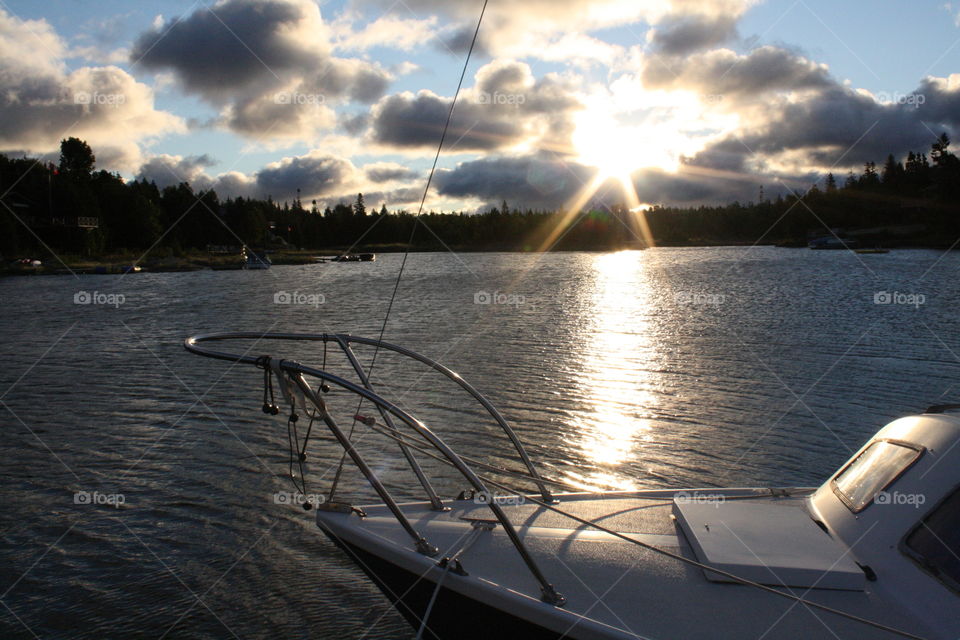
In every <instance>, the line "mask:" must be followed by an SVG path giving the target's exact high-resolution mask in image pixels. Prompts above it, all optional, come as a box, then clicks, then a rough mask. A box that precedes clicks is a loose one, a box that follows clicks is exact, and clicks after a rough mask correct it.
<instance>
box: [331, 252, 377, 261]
mask: <svg viewBox="0 0 960 640" xmlns="http://www.w3.org/2000/svg"><path fill="white" fill-rule="evenodd" d="M376 259H377V254H375V253H344V254H342V255H339V256H336V257H335V258H331V259H330V261H331V262H373V261H374V260H376Z"/></svg>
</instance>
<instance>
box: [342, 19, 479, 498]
mask: <svg viewBox="0 0 960 640" xmlns="http://www.w3.org/2000/svg"><path fill="white" fill-rule="evenodd" d="M487 2H488V0H483V7H482V8H481V9H480V17H479V18H477V26H476V28H475V29H474V30H473V39H472V40H470V48H469V49H468V50H467V57H466V59H465V60H464V61H463V69H462V70H461V71H460V80H459V82H457V90H456V91H455V92H454V94H453V100H451V102H450V110H449V111H447V120H446V122H444V123H443V132H442V133H441V134H440V142H439V144H437V152H436V154H434V156H433V164H432V165H431V167H430V174H429V175H428V176H427V184H426V186H425V187H424V188H423V196H422V197H421V198H420V206H419V207H418V208H417V215H416V216H414V218H413V226H412V227H411V228H410V238H409V239H408V240H407V246H406V248H405V249H404V251H403V259H402V260H401V261H400V269H399V270H398V271H397V279H396V281H395V282H394V283H393V293H391V294H390V303H389V304H388V305H387V312H386V313H385V314H384V316H383V323H382V324H381V325H380V335H379V337H378V338H377V344H376V345H374V349H373V357H372V358H371V359H370V367H369V368H368V369H367V380H368V381H371V380H372V379H373V368H374V366H375V365H376V363H377V354H378V353H380V342H381V341H382V340H383V334H384V333H385V332H386V330H387V321H388V320H389V319H390V312H391V311H393V303H394V300H396V297H397V291H398V290H399V289H400V281H401V279H402V278H403V271H404V269H405V268H406V266H407V258H408V257H409V255H410V246H411V245H412V244H413V238H414V236H415V235H416V232H417V225H418V224H419V223H420V215H421V214H422V213H423V206H424V204H426V201H427V194H428V193H429V192H430V185H431V184H432V183H433V174H434V173H435V172H436V170H437V162H438V161H439V160H440V152H441V151H442V150H443V143H444V140H446V138H447V130H448V129H449V128H450V121H451V120H452V119H453V109H454V107H456V106H457V98H458V97H459V96H460V89H461V88H462V87H463V79H464V78H465V77H466V75H467V68H468V67H469V65H470V57H471V56H472V55H473V49H474V47H475V46H476V44H477V36H478V35H479V33H480V25H481V24H482V23H483V14H484V13H486V11H487ZM362 406H363V398H360V401H359V402H358V403H357V410H356V411H354V416H356V415H357V414H359V413H360V409H361V407H362ZM356 426H357V419H356V417H354V419H353V421H352V422H351V423H350V434H349V436H348V439H349V440H350V441H351V442H352V440H353V432H354V429H355V428H356ZM346 457H347V452H346V451H344V452H343V453H342V454H341V455H340V463H339V465H337V472H336V474H335V475H334V477H333V482H332V484H331V486H330V501H331V502H333V500H334V494H335V493H336V491H337V484H338V483H339V482H340V475H341V473H342V472H343V465H344V462H345V461H346Z"/></svg>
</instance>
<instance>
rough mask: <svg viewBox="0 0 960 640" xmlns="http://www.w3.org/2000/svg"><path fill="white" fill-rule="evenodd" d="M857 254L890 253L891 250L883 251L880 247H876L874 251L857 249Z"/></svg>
mask: <svg viewBox="0 0 960 640" xmlns="http://www.w3.org/2000/svg"><path fill="white" fill-rule="evenodd" d="M856 252H857V253H890V249H881V248H880V247H875V248H873V249H857V250H856Z"/></svg>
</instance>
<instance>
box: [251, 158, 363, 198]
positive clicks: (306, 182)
mask: <svg viewBox="0 0 960 640" xmlns="http://www.w3.org/2000/svg"><path fill="white" fill-rule="evenodd" d="M356 172H357V170H356V167H354V166H353V163H351V162H350V161H349V160H345V159H343V158H337V157H334V156H326V155H307V156H297V157H293V158H284V159H283V160H281V161H280V162H274V163H271V164H268V165H267V166H266V167H264V168H263V169H261V170H260V171H258V172H257V175H256V178H257V187H258V188H259V189H260V190H261V192H263V193H266V194H267V195H271V196H273V197H274V198H276V199H281V200H282V199H286V198H292V197H294V196H296V194H297V189H300V190H301V194H302V197H306V196H308V195H309V196H310V197H316V196H324V195H329V194H331V193H334V192H336V191H338V190H340V189H342V188H343V186H344V184H347V183H350V182H352V181H353V180H354V178H355V175H356Z"/></svg>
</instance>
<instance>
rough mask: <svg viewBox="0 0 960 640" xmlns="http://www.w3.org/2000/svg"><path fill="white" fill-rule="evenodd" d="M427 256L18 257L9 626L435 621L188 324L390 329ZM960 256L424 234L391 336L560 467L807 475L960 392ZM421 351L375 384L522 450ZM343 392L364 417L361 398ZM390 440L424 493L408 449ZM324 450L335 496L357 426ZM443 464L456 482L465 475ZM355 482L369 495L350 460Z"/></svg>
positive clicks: (303, 629)
mask: <svg viewBox="0 0 960 640" xmlns="http://www.w3.org/2000/svg"><path fill="white" fill-rule="evenodd" d="M400 259H401V256H399V255H384V256H380V257H379V258H378V260H377V261H376V262H374V263H343V264H318V265H311V266H299V267H274V268H273V269H270V270H269V271H263V272H256V271H250V272H247V271H232V272H212V271H206V272H193V273H158V274H147V273H145V274H135V275H129V276H125V277H120V276H81V277H78V278H74V277H71V276H63V277H59V276H58V277H19V278H7V279H3V280H0V331H2V336H3V349H2V356H3V362H4V367H3V368H2V371H0V393H2V394H3V395H2V402H3V405H2V406H0V415H2V418H0V420H2V422H0V424H2V428H3V438H2V439H0V474H2V483H0V492H2V495H0V504H2V505H3V506H2V509H0V532H2V542H0V577H2V581H0V584H2V586H0V589H3V595H2V598H0V603H2V604H3V605H4V606H3V607H0V637H3V638H32V637H34V635H33V634H36V636H39V637H43V638H47V637H76V638H103V637H133V636H144V637H160V636H164V635H166V637H171V638H177V637H190V638H220V637H232V636H236V637H240V638H252V637H313V638H360V637H368V638H396V637H401V638H403V637H412V634H411V633H410V631H409V630H408V628H407V626H406V623H405V622H403V621H402V620H401V619H400V618H399V616H398V615H397V614H395V613H394V612H393V611H392V610H391V609H390V608H389V606H388V605H387V604H386V601H385V600H384V599H383V598H382V597H381V596H380V594H379V592H377V591H376V590H375V589H374V587H372V586H371V585H369V584H368V583H367V581H366V580H365V579H364V578H363V577H362V576H361V575H360V574H359V571H358V570H356V569H355V568H354V567H353V565H352V564H351V563H350V562H349V561H348V560H347V559H345V558H344V557H343V556H342V555H341V553H340V552H339V551H338V550H337V549H335V548H334V547H333V545H332V544H330V543H328V542H327V540H326V539H325V538H324V537H323V535H322V534H321V533H320V532H319V531H318V530H317V529H316V527H315V525H314V524H313V521H312V517H311V514H309V513H305V512H304V511H302V510H300V509H298V508H297V507H295V506H292V505H284V504H276V503H275V500H274V499H273V496H274V495H275V494H276V493H277V492H284V491H290V490H291V485H290V482H289V480H288V479H286V477H285V473H286V470H287V434H286V425H285V421H284V420H283V419H282V417H283V416H278V417H268V416H265V415H264V414H263V413H262V412H261V411H260V406H261V403H262V398H261V393H262V391H261V389H262V374H261V373H260V372H259V371H258V370H255V369H253V368H252V367H239V366H237V367H231V366H230V365H229V364H228V363H224V362H217V361H213V360H208V359H204V358H198V357H196V356H192V355H190V354H188V353H186V352H185V351H184V350H183V348H182V346H181V343H182V340H183V339H184V338H185V337H186V336H188V335H191V334H194V333H200V332H206V331H216V330H254V331H298V332H317V333H320V332H331V333H333V332H348V333H353V334H355V335H365V336H371V337H376V335H377V333H378V332H379V329H380V325H381V322H382V320H383V317H384V314H385V312H386V309H387V304H388V300H389V296H390V292H391V290H392V288H393V285H394V279H395V276H396V273H397V269H398V267H399V264H400ZM958 269H960V255H958V254H946V255H945V254H942V253H940V252H935V251H924V250H915V251H908V250H904V251H895V252H892V253H890V254H886V255H864V256H858V255H854V254H852V253H849V252H846V251H837V252H814V251H809V250H800V249H776V248H769V247H758V248H753V249H748V248H746V247H738V248H732V247H728V248H683V249H668V248H663V249H651V250H648V251H643V252H621V253H611V254H599V253H554V254H545V255H529V254H460V255H454V254H448V253H437V254H412V255H411V256H410V257H409V262H408V265H407V271H406V274H405V277H404V279H403V281H402V283H401V285H400V288H399V291H398V294H397V301H396V304H395V306H394V309H393V312H392V314H391V316H390V322H389V324H388V325H387V328H386V333H385V336H384V337H385V339H386V340H388V341H390V342H394V343H397V344H400V345H404V346H406V347H409V348H412V349H414V350H417V351H420V352H422V353H424V354H425V355H428V356H430V357H434V358H437V359H439V360H441V361H442V362H444V363H446V364H447V365H449V366H450V367H451V368H453V369H455V370H457V371H458V372H460V373H461V374H463V375H464V377H466V378H467V379H468V380H469V381H471V382H472V383H474V385H475V386H477V387H478V388H479V389H480V390H481V391H482V392H484V393H486V394H487V395H488V396H489V397H490V398H491V399H492V400H493V401H494V403H495V404H497V405H498V406H499V407H500V408H501V410H502V411H503V413H504V414H505V415H506V417H507V418H508V419H509V420H511V421H512V422H513V423H514V425H515V427H516V429H517V431H518V432H519V433H520V434H521V436H522V437H523V439H524V440H525V441H526V442H527V443H528V445H529V448H530V450H531V452H532V454H533V455H534V458H535V460H536V461H537V462H538V463H539V464H540V466H541V468H542V469H543V471H544V473H545V474H546V475H549V476H551V477H555V478H559V479H563V480H566V481H568V482H571V483H573V484H575V485H577V486H581V487H597V488H632V487H638V488H639V487H685V486H737V485H741V486H742V485H749V486H783V485H802V486H810V485H816V484H819V483H820V482H821V481H823V480H824V479H825V477H826V476H827V475H828V474H830V473H831V471H833V470H834V469H835V468H836V467H838V466H839V465H840V464H842V463H843V461H844V460H846V459H847V458H848V457H849V456H850V454H851V453H852V451H855V450H856V449H857V448H858V447H859V446H860V445H861V444H862V443H863V442H864V441H865V440H866V439H867V438H868V437H869V436H870V435H871V434H873V433H874V432H875V431H876V430H877V429H879V428H880V427H881V426H882V425H884V424H885V423H886V422H888V421H890V420H891V419H894V418H896V417H898V416H901V415H905V414H909V413H911V412H917V411H920V410H922V409H923V408H925V407H926V406H928V405H930V404H935V403H943V402H948V401H957V400H958V399H960V358H958V354H960V332H958V323H960V314H958V301H960V295H958V294H960V292H958V288H960V278H958V277H957V275H958ZM84 292H86V293H87V294H89V295H88V296H84ZM280 292H287V293H289V294H291V297H294V298H295V299H296V300H297V301H299V302H301V303H303V304H298V303H294V304H276V303H275V302H274V297H275V295H277V294H278V293H280ZM292 294H296V296H293V295H292ZM121 296H122V297H121ZM75 297H78V299H79V300H80V301H83V300H84V299H87V298H88V299H89V300H90V301H91V303H90V304H77V303H75ZM321 302H322V303H321ZM241 347H242V345H241ZM253 349H254V351H253V352H254V353H274V354H276V355H282V356H284V357H288V358H296V359H298V360H301V361H302V362H305V363H314V364H318V365H319V363H320V361H321V360H322V358H323V351H322V348H320V347H318V346H312V347H309V348H304V349H301V350H298V349H292V348H291V347H290V345H283V344H279V345H278V344H277V343H271V344H268V343H262V344H257V345H255V346H253ZM359 355H360V356H361V358H362V359H363V361H364V362H367V361H369V358H370V355H371V352H370V351H369V350H366V351H362V350H361V351H360V352H359ZM328 357H329V358H330V360H329V364H330V365H331V366H340V365H341V364H342V361H341V360H338V359H337V358H338V356H336V355H335V354H333V352H332V351H331V352H330V353H329V354H328ZM341 371H342V369H341ZM423 374H424V370H423V369H422V368H421V369H417V368H413V369H406V368H402V367H401V366H400V364H399V362H398V361H397V360H396V359H395V358H391V357H389V356H388V355H384V354H383V352H381V355H380V356H378V361H377V365H376V369H375V371H374V381H375V383H376V384H378V386H379V387H380V388H382V389H384V390H385V392H387V393H388V394H389V395H390V397H392V398H395V399H397V401H398V402H400V403H401V404H402V405H403V406H404V407H408V408H410V409H411V410H414V411H416V412H417V414H418V415H419V416H420V417H421V418H422V419H423V420H424V421H425V422H426V423H427V424H428V425H429V426H431V428H433V429H434V430H435V431H437V433H439V434H440V435H441V436H442V437H444V438H445V439H447V440H448V441H449V442H450V443H451V444H452V445H453V446H454V447H455V448H456V449H458V450H460V451H461V452H467V453H469V454H470V455H473V456H476V457H480V458H483V459H487V460H491V461H497V462H498V463H504V459H503V458H502V457H500V454H501V453H502V452H503V451H505V450H506V449H505V447H504V446H503V443H502V441H500V440H497V439H496V438H495V437H494V430H493V429H492V428H491V426H490V425H489V424H486V423H483V422H482V421H480V419H479V418H478V414H477V413H476V412H475V411H472V410H469V409H468V408H466V407H465V406H464V405H463V404H462V403H460V402H459V401H457V400H454V399H451V398H450V397H449V396H448V395H447V393H446V392H447V391H448V390H449V389H450V387H449V386H444V385H438V384H437V383H436V382H435V381H436V379H435V378H432V377H430V376H424V375H423ZM329 400H330V404H331V406H332V407H333V410H334V412H335V415H336V412H339V414H340V415H346V416H349V415H352V413H353V410H354V408H355V405H354V401H353V400H351V398H350V397H348V396H347V395H346V394H344V393H342V392H341V393H337V392H336V391H334V392H332V393H331V394H330V396H329ZM347 423H349V420H347ZM363 447H366V450H365V451H366V452H367V453H368V455H369V456H370V458H371V460H372V461H373V462H374V465H375V467H376V469H377V470H378V472H379V473H381V474H382V475H383V477H384V478H385V481H386V482H387V484H388V485H389V486H391V488H395V489H397V490H398V491H399V492H401V493H403V492H404V489H403V487H408V486H409V474H408V473H404V471H403V470H402V468H401V467H400V465H399V463H398V461H397V455H396V453H395V448H394V447H391V446H390V443H389V442H383V441H381V440H377V439H376V438H370V439H369V440H368V441H365V442H364V443H363ZM310 452H311V456H310V459H309V462H308V464H309V468H310V472H311V479H310V483H311V484H310V488H311V490H316V491H318V492H319V491H322V490H324V489H326V488H327V487H328V486H329V482H330V476H331V475H332V469H333V467H335V465H336V462H337V460H338V455H337V449H336V448H335V447H334V446H333V445H332V444H331V443H330V442H329V439H327V440H323V439H321V440H318V441H317V442H316V446H311V449H310ZM426 466H427V468H428V469H429V470H431V471H438V470H436V469H434V467H433V466H431V465H426ZM444 478H445V479H441V480H440V481H439V482H438V486H439V487H440V489H441V490H442V492H443V493H444V495H447V496H450V495H451V494H452V492H453V491H455V490H456V489H457V488H458V487H463V486H465V483H464V482H462V481H461V482H459V483H457V482H456V481H454V480H452V479H451V478H450V477H449V474H447V475H446V476H445V477H444ZM78 492H87V494H81V493H78ZM94 492H96V494H95V493H94ZM341 493H342V494H343V495H345V496H347V497H349V498H351V499H353V500H354V501H355V502H357V503H362V502H364V501H370V500H371V498H370V495H369V491H365V490H364V488H363V485H362V483H361V482H360V480H359V479H358V478H357V474H356V472H354V471H353V470H352V469H350V468H348V469H347V471H346V472H345V475H344V480H343V482H342V483H341ZM84 495H89V496H93V497H92V498H91V501H92V502H97V501H106V502H107V503H106V504H78V503H77V502H76V500H77V496H84ZM410 495H411V497H413V496H415V494H414V493H413V492H412V491H411V492H410ZM121 496H122V497H121ZM121 500H122V502H123V504H120V505H118V504H115V503H117V502H119V501H121ZM111 503H113V504H111Z"/></svg>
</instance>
